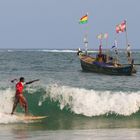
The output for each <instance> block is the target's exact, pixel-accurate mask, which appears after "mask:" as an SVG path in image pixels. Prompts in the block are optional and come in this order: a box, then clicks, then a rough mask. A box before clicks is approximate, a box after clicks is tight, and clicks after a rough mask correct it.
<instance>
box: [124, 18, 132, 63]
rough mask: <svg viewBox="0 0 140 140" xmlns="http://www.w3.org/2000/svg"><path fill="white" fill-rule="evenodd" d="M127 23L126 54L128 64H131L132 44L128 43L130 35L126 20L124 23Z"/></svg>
mask: <svg viewBox="0 0 140 140" xmlns="http://www.w3.org/2000/svg"><path fill="white" fill-rule="evenodd" d="M124 22H125V26H126V27H125V36H126V53H127V60H128V63H129V64H131V60H132V57H131V51H130V49H131V48H130V44H129V42H128V33H127V23H126V20H125V21H124Z"/></svg>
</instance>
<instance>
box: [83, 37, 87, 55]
mask: <svg viewBox="0 0 140 140" xmlns="http://www.w3.org/2000/svg"><path fill="white" fill-rule="evenodd" d="M83 41H84V45H85V54H86V55H87V54H88V53H87V50H88V39H87V34H85V36H84V40H83Z"/></svg>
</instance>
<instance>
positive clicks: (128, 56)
mask: <svg viewBox="0 0 140 140" xmlns="http://www.w3.org/2000/svg"><path fill="white" fill-rule="evenodd" d="M126 51H127V60H128V63H129V64H131V61H132V58H131V46H130V44H128V46H127V49H126Z"/></svg>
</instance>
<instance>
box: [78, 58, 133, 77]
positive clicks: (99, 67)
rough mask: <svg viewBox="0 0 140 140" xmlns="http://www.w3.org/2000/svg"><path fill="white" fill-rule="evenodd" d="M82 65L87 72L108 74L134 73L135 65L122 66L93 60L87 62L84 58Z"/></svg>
mask: <svg viewBox="0 0 140 140" xmlns="http://www.w3.org/2000/svg"><path fill="white" fill-rule="evenodd" d="M80 61H81V67H82V69H83V71H86V72H95V73H103V74H108V75H132V73H133V65H131V64H128V65H122V66H117V67H116V66H113V65H107V64H106V63H104V64H103V63H99V62H96V61H93V62H86V61H84V60H82V59H80Z"/></svg>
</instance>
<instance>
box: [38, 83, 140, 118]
mask: <svg viewBox="0 0 140 140" xmlns="http://www.w3.org/2000/svg"><path fill="white" fill-rule="evenodd" d="M47 98H50V100H51V101H53V102H58V103H59V107H60V109H61V110H62V109H64V108H67V109H68V110H70V111H71V112H73V113H75V114H82V115H85V116H89V117H92V116H100V115H104V114H108V113H110V114H117V115H123V116H129V115H131V114H133V113H136V112H137V111H138V110H139V107H140V92H139V91H137V92H124V91H119V92H118V91H114V92H113V91H95V90H88V89H84V88H75V87H69V86H59V85H57V84H54V85H50V86H48V87H47V89H46V94H45V95H44V96H43V98H42V99H41V100H40V101H39V103H38V105H40V106H41V105H42V102H44V101H45V100H46V99H47Z"/></svg>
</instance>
